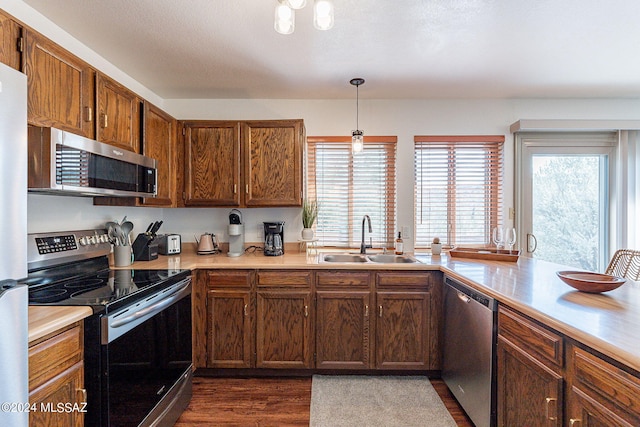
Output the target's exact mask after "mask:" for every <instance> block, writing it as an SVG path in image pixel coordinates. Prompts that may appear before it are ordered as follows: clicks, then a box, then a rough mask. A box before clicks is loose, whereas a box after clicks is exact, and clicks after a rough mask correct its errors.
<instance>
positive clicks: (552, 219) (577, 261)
mask: <svg viewBox="0 0 640 427" xmlns="http://www.w3.org/2000/svg"><path fill="white" fill-rule="evenodd" d="M617 140H618V136H617V134H616V132H590V133H581V132H562V133H552V132H539V133H519V134H517V137H516V142H517V143H516V150H517V151H516V153H517V157H518V165H517V166H518V168H519V169H518V176H519V183H520V186H519V188H517V190H518V199H519V201H520V205H519V208H520V209H518V211H519V214H518V222H519V224H520V227H519V228H520V234H521V235H522V236H523V237H522V239H521V244H520V247H521V248H523V249H524V252H525V255H527V256H530V257H532V258H537V259H541V260H545V261H551V262H555V263H558V264H563V265H567V266H571V267H577V268H583V269H586V270H590V271H604V269H605V267H606V265H607V263H608V256H607V254H608V252H609V251H608V247H609V241H610V229H611V223H610V206H611V204H610V203H611V202H610V199H611V196H612V194H611V191H610V188H611V184H610V183H611V182H612V180H613V176H614V175H613V173H614V170H613V169H614V168H613V167H612V160H613V158H614V157H615V156H614V153H615V147H616V143H617Z"/></svg>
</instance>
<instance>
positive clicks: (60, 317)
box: [29, 305, 93, 343]
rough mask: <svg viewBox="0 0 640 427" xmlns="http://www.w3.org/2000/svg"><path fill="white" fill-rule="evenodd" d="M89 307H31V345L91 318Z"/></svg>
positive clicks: (91, 311)
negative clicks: (86, 318)
mask: <svg viewBox="0 0 640 427" xmlns="http://www.w3.org/2000/svg"><path fill="white" fill-rule="evenodd" d="M92 313H93V310H91V309H90V308H89V307H68V306H36V305H30V306H29V343H31V342H33V341H35V340H37V339H39V338H42V337H44V336H45V335H48V334H50V333H51V332H55V331H57V330H58V329H62V328H64V327H65V326H68V325H70V324H72V323H74V322H77V321H78V320H82V319H84V318H85V317H89V316H91V314H92Z"/></svg>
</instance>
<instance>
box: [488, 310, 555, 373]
mask: <svg viewBox="0 0 640 427" xmlns="http://www.w3.org/2000/svg"><path fill="white" fill-rule="evenodd" d="M498 334H499V335H501V336H502V337H504V338H506V339H507V340H509V341H511V342H512V343H514V344H515V345H517V346H518V347H521V348H522V349H523V350H525V351H526V352H527V353H529V354H531V355H533V356H534V357H535V358H537V359H539V360H540V361H541V362H543V363H544V362H545V361H546V362H549V363H551V364H552V365H554V366H556V367H558V368H562V367H563V365H564V350H563V340H562V337H561V336H560V335H558V334H556V333H554V332H552V331H551V330H549V329H547V328H545V327H544V326H541V325H538V324H537V323H534V322H533V321H531V320H529V319H527V318H525V317H524V316H521V315H520V314H518V313H516V312H514V311H512V310H509V309H508V308H506V307H503V306H500V307H499V308H498Z"/></svg>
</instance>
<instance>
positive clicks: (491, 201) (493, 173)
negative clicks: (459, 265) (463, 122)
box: [414, 135, 505, 249]
mask: <svg viewBox="0 0 640 427" xmlns="http://www.w3.org/2000/svg"><path fill="white" fill-rule="evenodd" d="M471 145H474V146H486V150H488V152H489V153H490V156H489V161H490V162H491V163H492V167H491V170H490V171H489V172H490V173H489V174H488V177H489V181H487V182H488V183H487V182H485V184H484V189H485V190H488V192H487V191H485V203H484V206H486V207H488V208H485V212H486V217H487V219H486V220H485V221H484V226H483V228H484V229H483V232H482V236H483V238H482V240H483V241H481V242H480V241H478V242H473V243H470V244H469V245H473V246H476V245H489V244H490V243H491V230H492V229H493V228H494V227H496V226H501V225H502V206H503V203H504V194H503V192H504V185H503V180H504V145H505V137H504V135H416V136H414V242H415V248H416V249H421V248H427V247H429V243H430V239H432V238H433V237H440V239H441V242H442V243H443V245H444V246H447V247H452V246H456V245H457V244H458V243H459V242H457V241H456V236H457V234H458V233H457V227H456V220H455V218H456V216H457V215H456V212H457V207H456V194H457V193H458V192H459V191H460V190H459V188H458V187H459V186H457V185H456V184H457V183H456V182H455V176H456V175H455V173H452V170H453V169H452V168H457V167H456V164H455V163H453V160H454V159H455V157H456V155H455V150H456V149H459V148H464V147H469V146H471ZM429 146H432V147H434V148H438V149H447V150H448V151H449V154H448V156H447V159H448V162H449V166H448V167H447V181H448V182H447V202H446V216H447V224H448V225H447V231H446V236H419V232H418V228H419V227H418V225H419V218H418V215H419V210H420V212H422V210H423V209H424V207H425V205H426V202H420V200H419V197H420V194H421V193H419V188H418V185H419V181H422V179H420V180H419V170H418V168H419V167H418V154H419V152H421V151H422V150H428V149H429ZM452 153H454V154H453V155H452ZM493 163H495V164H493ZM458 171H459V169H458ZM420 178H421V177H420ZM420 190H422V189H420ZM465 244H466V243H465Z"/></svg>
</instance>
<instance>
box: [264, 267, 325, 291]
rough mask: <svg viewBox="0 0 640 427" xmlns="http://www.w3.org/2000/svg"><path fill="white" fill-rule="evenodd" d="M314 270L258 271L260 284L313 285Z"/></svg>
mask: <svg viewBox="0 0 640 427" xmlns="http://www.w3.org/2000/svg"><path fill="white" fill-rule="evenodd" d="M312 278H313V272H312V271H308V270H292V271H282V270H278V271H275V270H274V271H258V286H305V287H306V286H311V283H312Z"/></svg>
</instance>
